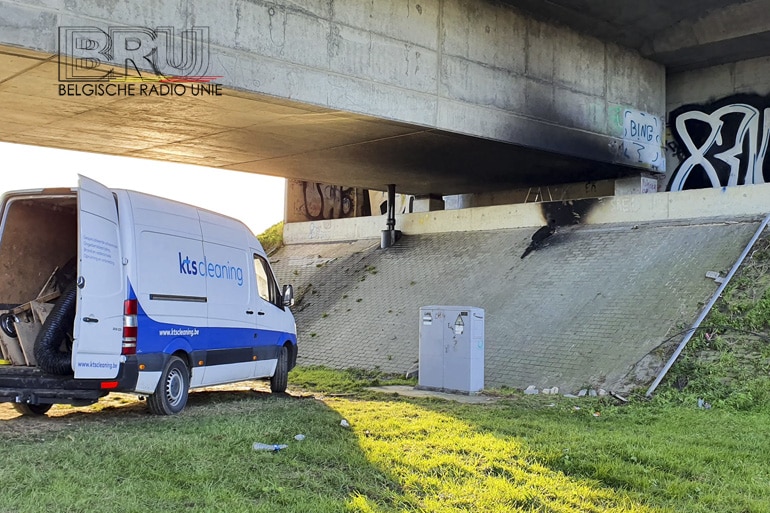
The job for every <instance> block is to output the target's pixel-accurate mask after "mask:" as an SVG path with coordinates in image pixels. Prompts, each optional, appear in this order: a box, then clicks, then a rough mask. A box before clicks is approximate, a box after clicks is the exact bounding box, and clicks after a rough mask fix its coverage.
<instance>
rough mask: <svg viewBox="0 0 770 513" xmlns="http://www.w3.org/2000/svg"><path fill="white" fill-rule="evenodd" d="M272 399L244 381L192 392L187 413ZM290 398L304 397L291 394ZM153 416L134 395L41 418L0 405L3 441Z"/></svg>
mask: <svg viewBox="0 0 770 513" xmlns="http://www.w3.org/2000/svg"><path fill="white" fill-rule="evenodd" d="M270 395H271V394H270V386H269V383H268V382H266V381H243V382H240V383H233V384H230V385H220V386H216V387H208V388H202V389H198V390H194V391H190V396H189V398H188V400H187V407H186V408H185V411H188V410H190V409H195V408H196V407H200V406H205V405H206V404H209V403H213V402H221V401H227V400H232V401H233V402H234V401H238V400H241V399H244V398H246V397H254V396H256V397H268V396H270ZM288 395H291V396H296V397H304V394H301V393H298V392H297V393H295V392H291V391H290V392H288ZM149 415H151V413H150V412H149V410H148V408H147V404H146V401H145V400H143V399H142V398H140V397H139V396H136V395H133V394H118V393H113V394H109V395H108V396H106V397H103V398H101V399H100V400H99V401H98V402H97V403H95V404H92V405H90V406H79V407H75V406H69V405H65V404H56V405H54V406H53V407H52V408H51V409H50V410H49V411H48V413H47V414H46V415H41V416H24V415H21V414H19V412H17V411H16V410H15V409H14V407H13V405H12V404H11V403H0V439H5V438H15V437H19V436H24V437H36V436H43V435H45V434H46V433H55V432H58V431H61V430H65V429H71V428H72V427H77V426H80V425H87V424H93V423H96V424H98V423H104V424H111V423H115V422H121V421H128V420H130V419H136V418H142V417H147V416H149Z"/></svg>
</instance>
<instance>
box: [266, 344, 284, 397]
mask: <svg viewBox="0 0 770 513" xmlns="http://www.w3.org/2000/svg"><path fill="white" fill-rule="evenodd" d="M288 384H289V350H288V349H286V346H283V347H282V348H281V349H280V351H278V364H277V365H276V366H275V374H273V377H272V378H270V390H271V391H272V392H274V393H281V392H286V385H288Z"/></svg>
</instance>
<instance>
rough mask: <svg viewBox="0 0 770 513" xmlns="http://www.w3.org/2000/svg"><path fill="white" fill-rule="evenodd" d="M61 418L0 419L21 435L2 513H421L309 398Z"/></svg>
mask: <svg viewBox="0 0 770 513" xmlns="http://www.w3.org/2000/svg"><path fill="white" fill-rule="evenodd" d="M55 410H56V411H54V412H53V415H54V416H53V417H51V418H42V419H41V418H37V419H30V418H13V419H10V420H6V421H2V422H0V426H1V427H0V431H3V430H7V429H8V428H9V427H12V428H13V431H14V434H13V436H10V437H7V436H3V437H2V438H3V451H2V452H0V480H2V482H3V483H4V484H3V487H2V489H0V495H1V496H2V497H3V498H4V499H3V504H2V509H3V510H4V511H5V510H7V511H102V510H104V506H105V504H109V510H110V511H115V512H123V511H126V512H127V511H178V510H185V511H201V512H203V511H205V512H208V511H228V512H231V511H232V512H239V511H244V512H245V511H249V512H251V511H256V512H271V513H273V512H275V511H282V512H302V513H304V512H310V511H313V512H322V513H323V512H329V513H331V512H335V513H336V512H340V511H361V509H360V507H359V506H358V505H359V504H360V503H361V498H362V497H367V498H368V499H369V500H371V501H373V503H374V504H376V505H377V506H376V508H374V509H368V511H402V510H404V509H406V510H410V509H411V510H414V509H413V508H412V507H411V506H410V505H409V503H408V500H407V499H406V498H405V496H404V494H403V493H402V490H401V487H400V485H399V484H398V481H397V480H396V479H395V478H394V477H393V476H392V475H391V474H389V473H388V472H387V471H383V470H381V469H379V468H378V467H376V466H375V465H373V464H371V463H369V461H368V460H367V457H366V455H365V454H364V452H363V451H362V450H361V448H360V447H359V444H358V439H357V437H356V436H355V434H354V433H353V432H352V431H351V430H350V429H346V428H344V427H342V426H341V425H340V421H341V420H342V417H341V415H340V414H339V413H337V412H336V411H334V410H332V409H330V408H328V407H327V406H326V405H325V404H324V403H323V402H321V401H318V400H316V399H314V398H312V397H308V396H302V397H298V396H295V395H290V394H270V393H269V392H265V391H262V390H253V389H240V390H221V389H220V390H203V391H199V392H193V393H191V394H190V398H189V403H188V406H187V408H186V409H185V410H184V411H183V412H182V414H180V415H176V416H170V417H162V416H154V415H151V414H149V413H148V412H147V410H146V405H145V404H144V403H143V402H141V401H138V400H136V399H133V400H128V399H122V398H120V397H117V398H113V399H112V400H110V401H107V402H105V403H104V404H99V405H95V406H91V407H89V408H69V409H67V408H65V407H58V406H57V407H56V408H55ZM41 426H43V427H41ZM298 434H303V435H304V437H305V438H304V440H302V441H297V440H295V435H298ZM0 436H2V434H1V433H0ZM254 442H263V443H267V444H286V445H288V447H287V448H286V449H284V450H281V451H279V452H264V451H254V450H253V449H252V444H253V443H254ZM32 490H34V494H32V493H30V491H32Z"/></svg>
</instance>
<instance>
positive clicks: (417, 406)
mask: <svg viewBox="0 0 770 513" xmlns="http://www.w3.org/2000/svg"><path fill="white" fill-rule="evenodd" d="M390 379H391V377H389V376H386V375H383V374H381V373H377V372H363V371H354V370H349V371H331V370H328V369H324V368H320V367H313V368H299V369H295V370H294V371H292V373H291V377H290V382H291V383H292V385H293V386H295V387H297V386H301V390H304V392H303V391H300V389H295V392H294V394H295V396H293V397H292V396H285V395H270V394H268V393H255V392H253V391H239V392H227V391H216V392H203V393H193V394H192V395H191V399H190V404H189V405H188V408H187V409H186V410H185V411H184V412H183V413H182V414H181V415H179V416H175V417H154V416H151V415H149V414H147V413H145V410H144V406H143V405H142V404H141V403H135V402H133V401H123V403H122V404H120V403H116V404H117V406H115V407H107V408H103V409H101V410H100V409H98V408H94V407H90V408H78V409H72V408H68V407H56V408H55V409H54V410H53V412H54V413H53V414H54V417H53V418H50V419H46V420H44V421H42V422H41V421H37V420H34V419H26V418H17V419H11V420H4V421H0V422H2V423H3V425H2V426H0V429H2V433H3V436H2V438H3V449H4V450H3V451H2V453H0V483H2V486H0V511H14V512H38V511H40V512H42V511H74V512H77V511H83V512H86V511H107V510H109V511H115V512H129V511H136V512H139V511H142V512H147V511H228V512H229V511H234V512H238V511H257V512H259V511H271V512H272V511H282V512H284V511H288V512H293V511H296V512H326V511H328V512H337V511H359V512H434V511H435V512H444V511H474V512H476V511H479V512H480V511H491V512H503V511H542V512H600V511H615V512H653V511H671V512H674V511H677V512H678V511H687V512H695V513H700V512H763V511H770V486H768V483H770V466H768V465H767V463H766V454H768V452H770V432H768V430H767V429H766V426H767V425H768V423H770V412H768V411H752V412H741V411H737V410H735V409H732V408H717V407H715V408H712V409H710V410H704V409H698V408H697V407H696V406H695V405H694V404H687V405H685V404H681V405H680V404H674V403H672V402H671V401H668V400H653V401H652V402H641V401H636V400H635V401H632V404H630V405H628V406H616V405H614V404H611V403H609V402H606V401H605V400H596V399H581V400H568V399H565V398H560V397H555V396H548V397H545V396H542V397H525V396H521V395H506V396H504V397H497V398H496V399H497V400H496V401H495V402H490V404H482V405H463V404H459V403H456V402H447V401H443V400H438V399H406V398H401V397H395V396H392V395H386V394H379V393H374V392H371V391H368V390H366V389H365V387H366V386H368V385H370V384H382V383H391V382H392V381H390ZM399 381H400V380H396V382H399ZM308 391H312V394H311V393H308ZM318 392H322V393H323V395H313V394H317V393H318ZM298 396H301V397H298ZM597 413H598V414H599V415H596V414H597ZM343 418H344V419H346V420H348V421H349V423H350V425H351V427H350V428H344V427H342V426H340V421H341V419H343ZM299 433H302V434H304V435H306V439H305V440H303V441H301V442H298V441H295V440H294V436H295V435H296V434H299ZM255 441H259V442H265V443H287V444H289V447H288V448H287V449H285V450H283V451H280V452H277V453H273V452H255V451H253V450H252V449H251V444H252V443H253V442H255Z"/></svg>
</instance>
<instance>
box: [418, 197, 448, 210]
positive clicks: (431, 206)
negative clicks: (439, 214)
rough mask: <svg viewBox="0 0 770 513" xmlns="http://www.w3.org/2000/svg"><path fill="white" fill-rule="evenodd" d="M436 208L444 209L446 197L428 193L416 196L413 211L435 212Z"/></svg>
mask: <svg viewBox="0 0 770 513" xmlns="http://www.w3.org/2000/svg"><path fill="white" fill-rule="evenodd" d="M435 210H444V199H443V198H442V197H441V196H439V195H437V194H426V195H424V196H415V197H414V207H413V210H412V212H433V211H435Z"/></svg>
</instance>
